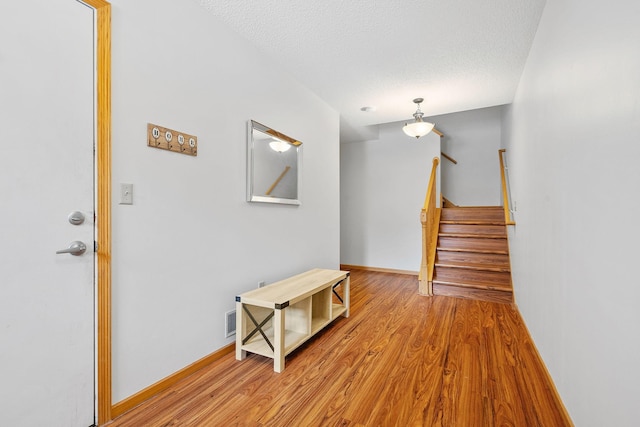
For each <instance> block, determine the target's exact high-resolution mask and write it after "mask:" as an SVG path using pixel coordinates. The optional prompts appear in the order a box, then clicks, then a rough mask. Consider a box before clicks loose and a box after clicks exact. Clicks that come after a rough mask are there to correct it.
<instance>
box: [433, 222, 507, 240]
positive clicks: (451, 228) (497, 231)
mask: <svg viewBox="0 0 640 427" xmlns="http://www.w3.org/2000/svg"><path fill="white" fill-rule="evenodd" d="M440 233H457V234H479V235H490V236H502V237H507V234H506V230H505V227H504V226H503V225H470V224H440Z"/></svg>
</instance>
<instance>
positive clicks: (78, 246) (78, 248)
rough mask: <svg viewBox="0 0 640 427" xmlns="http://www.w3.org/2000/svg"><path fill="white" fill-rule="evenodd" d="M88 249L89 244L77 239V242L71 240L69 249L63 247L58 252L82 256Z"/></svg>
mask: <svg viewBox="0 0 640 427" xmlns="http://www.w3.org/2000/svg"><path fill="white" fill-rule="evenodd" d="M86 250H87V245H85V244H84V243H82V242H81V241H79V240H76V241H75V242H71V244H70V245H69V247H68V248H67V249H61V250H59V251H56V253H57V254H71V255H75V256H80V255H82V254H83V253H85V252H86Z"/></svg>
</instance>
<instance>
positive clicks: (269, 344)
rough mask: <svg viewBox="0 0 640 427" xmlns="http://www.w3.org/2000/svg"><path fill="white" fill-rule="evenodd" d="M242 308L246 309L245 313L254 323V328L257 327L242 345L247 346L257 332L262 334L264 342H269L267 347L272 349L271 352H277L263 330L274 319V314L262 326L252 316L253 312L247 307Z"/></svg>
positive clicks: (261, 323)
mask: <svg viewBox="0 0 640 427" xmlns="http://www.w3.org/2000/svg"><path fill="white" fill-rule="evenodd" d="M242 308H243V309H244V311H245V313H247V315H248V316H249V319H251V321H252V322H253V324H254V326H255V327H256V328H255V329H254V330H253V331H251V332H250V333H249V335H247V336H246V337H245V338H244V339H243V340H242V344H243V345H244V344H246V343H247V341H249V340H250V339H251V337H252V336H254V335H255V334H256V332H260V335H262V338H264V340H265V341H266V342H267V345H268V346H269V347H270V348H271V351H275V350H274V349H273V344H271V341H269V338H267V335H266V334H265V333H264V331H263V330H262V327H263V326H264V325H266V324H267V322H268V321H269V320H271V318H272V317H273V314H274V312H271V314H269V315H268V316H267V317H266V318H265V319H264V320H263V321H262V322H260V324H258V321H257V320H256V319H255V318H254V317H253V314H251V312H250V311H249V309H248V308H247V306H246V305H244V304H242Z"/></svg>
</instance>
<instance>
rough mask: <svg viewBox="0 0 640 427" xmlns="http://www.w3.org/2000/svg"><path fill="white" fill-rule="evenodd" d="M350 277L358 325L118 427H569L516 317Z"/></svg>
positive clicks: (154, 404)
mask: <svg viewBox="0 0 640 427" xmlns="http://www.w3.org/2000/svg"><path fill="white" fill-rule="evenodd" d="M417 289H418V283H417V279H416V278H415V277H414V276H408V275H400V274H392V273H380V272H364V271H362V272H361V271H354V272H352V275H351V316H350V317H349V318H339V319H336V321H334V322H333V323H332V324H331V325H329V327H327V328H326V329H325V330H323V331H321V332H320V333H319V334H317V335H316V336H315V337H314V338H313V339H311V340H309V341H308V342H307V343H305V344H304V345H302V346H301V347H300V348H299V349H297V350H296V351H295V352H293V353H291V354H290V355H289V356H287V358H286V365H285V366H286V368H285V370H284V371H283V372H282V373H280V374H278V373H275V372H273V361H272V359H269V358H265V357H262V356H258V355H251V354H250V355H249V356H248V357H247V358H246V359H244V360H242V361H237V360H235V358H234V355H233V354H230V355H228V356H225V357H224V358H222V359H220V360H219V361H217V362H215V363H214V364H212V365H211V366H209V367H207V368H204V369H202V370H201V371H199V372H197V373H195V374H193V375H192V376H190V377H188V378H185V379H184V380H182V381H181V382H179V383H177V384H175V385H174V386H172V387H170V388H169V389H167V390H166V391H165V392H163V393H161V394H159V395H158V396H156V397H154V398H152V399H150V400H148V401H147V402H145V403H143V404H142V405H140V406H139V407H137V408H134V409H133V410H131V411H130V412H128V413H126V414H123V415H122V416H120V417H119V418H117V419H116V420H114V421H113V422H112V423H111V424H110V427H133V426H135V427H139V426H143V427H166V426H180V427H192V426H193V427H196V426H197V427H202V426H205V427H209V426H211V427H217V426H224V427H228V426H260V427H263V426H304V427H314V426H323V427H324V426H350V427H351V426H358V427H363V426H367V427H369V426H401V427H405V426H447V427H448V426H465V427H467V426H517V427H522V426H524V427H528V426H554V427H555V426H571V425H572V424H571V421H570V420H569V419H568V417H567V416H566V412H565V411H564V408H563V407H562V403H561V402H560V401H559V400H558V398H557V396H556V395H555V389H554V387H553V384H550V383H549V382H548V380H547V377H546V370H545V368H544V365H542V363H541V361H540V360H539V358H538V354H537V352H536V351H535V347H534V346H533V343H532V342H531V339H530V337H529V335H528V332H527V331H526V328H525V326H524V324H523V323H522V319H521V318H520V315H519V313H518V312H517V310H516V309H515V308H514V307H513V306H512V305H509V304H496V303H492V302H484V301H472V300H464V299H459V298H449V297H446V296H434V297H424V296H420V295H418V293H417Z"/></svg>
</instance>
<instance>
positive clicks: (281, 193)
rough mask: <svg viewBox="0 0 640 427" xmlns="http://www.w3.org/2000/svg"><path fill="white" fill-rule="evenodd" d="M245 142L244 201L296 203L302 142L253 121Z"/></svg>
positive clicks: (297, 202) (250, 122) (298, 201)
mask: <svg viewBox="0 0 640 427" xmlns="http://www.w3.org/2000/svg"><path fill="white" fill-rule="evenodd" d="M247 141H248V144H247V145H248V147H247V154H248V162H247V169H248V174H247V175H248V176H247V200H248V201H250V202H267V203H286V204H295V205H299V204H300V199H299V194H298V193H299V173H300V160H301V153H302V143H301V142H300V141H298V140H296V139H294V138H291V137H289V136H287V135H285V134H283V133H281V132H278V131H276V130H274V129H271V128H269V127H267V126H265V125H262V124H260V123H258V122H256V121H253V120H251V121H249V126H248V138H247Z"/></svg>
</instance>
